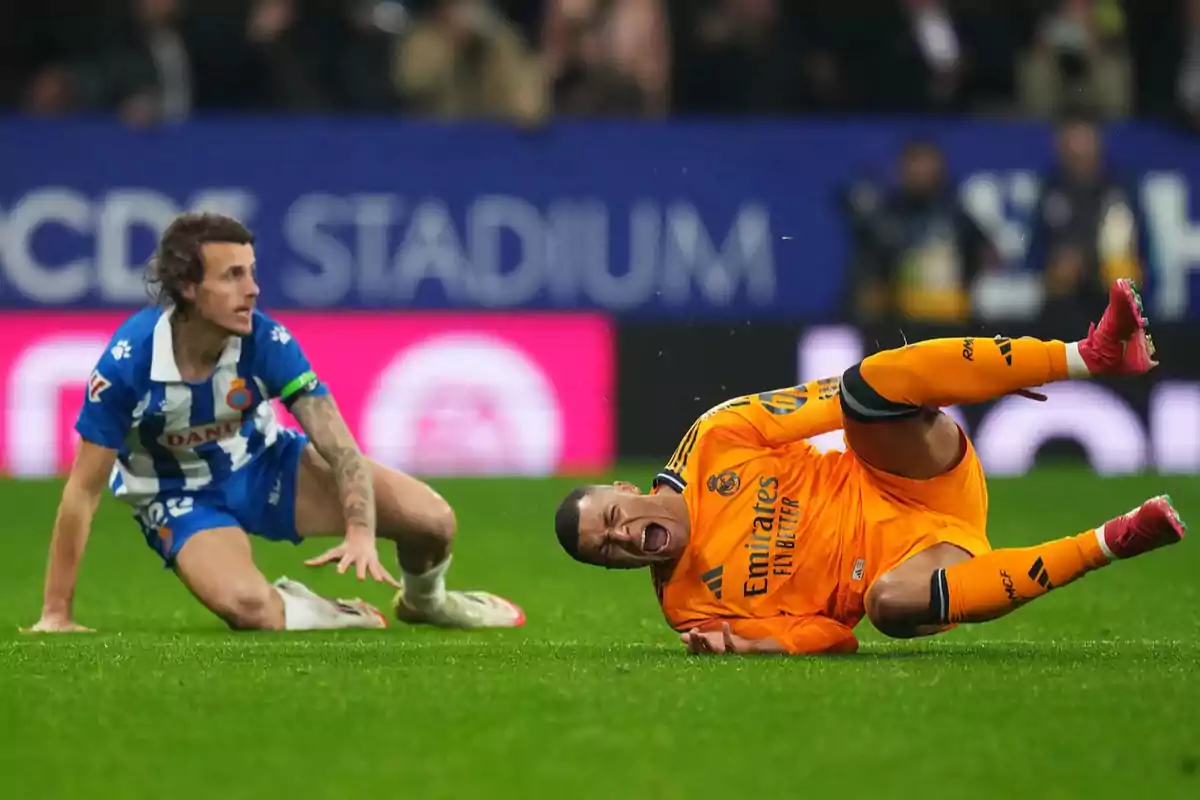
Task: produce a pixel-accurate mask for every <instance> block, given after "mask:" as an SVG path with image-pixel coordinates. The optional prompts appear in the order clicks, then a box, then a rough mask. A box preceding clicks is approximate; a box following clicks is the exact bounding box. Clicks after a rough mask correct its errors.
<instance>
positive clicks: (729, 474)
mask: <svg viewBox="0 0 1200 800" xmlns="http://www.w3.org/2000/svg"><path fill="white" fill-rule="evenodd" d="M740 488H742V479H741V478H739V477H738V474H737V473H736V472H734V471H733V470H731V469H727V470H725V471H724V472H721V473H719V474H717V475H710V476H708V490H709V491H710V492H716V493H717V494H719V495H721V496H722V497H730V496H731V495H735V494H737V491H738V489H740Z"/></svg>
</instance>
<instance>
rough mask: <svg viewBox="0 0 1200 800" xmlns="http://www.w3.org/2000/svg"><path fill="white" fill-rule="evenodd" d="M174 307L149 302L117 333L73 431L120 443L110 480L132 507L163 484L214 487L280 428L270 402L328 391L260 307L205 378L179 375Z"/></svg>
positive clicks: (163, 488)
mask: <svg viewBox="0 0 1200 800" xmlns="http://www.w3.org/2000/svg"><path fill="white" fill-rule="evenodd" d="M172 314H173V310H172V309H170V308H165V309H164V308H147V309H144V310H142V311H139V312H137V313H136V314H134V315H133V316H131V317H130V318H129V319H128V320H126V321H125V323H124V324H122V325H121V327H120V328H118V329H117V332H116V333H115V334H114V335H113V337H112V340H111V341H110V342H109V345H108V349H107V350H106V351H105V353H104V354H103V356H101V358H100V361H99V363H98V364H97V365H96V368H95V370H93V372H92V375H91V378H90V379H89V381H88V387H87V394H86V398H85V400H84V403H83V408H82V409H81V410H80V412H79V419H78V421H77V422H76V423H75V430H77V431H78V432H79V435H80V436H81V437H83V439H85V440H86V441H89V442H93V443H95V444H98V445H101V446H103V447H108V448H111V449H113V450H116V451H117V453H118V456H117V462H116V464H115V465H114V467H113V473H112V478H111V480H110V487H111V488H112V491H113V494H115V495H116V496H117V497H118V498H121V499H122V500H125V501H127V502H129V503H132V504H134V505H137V504H140V503H144V502H146V501H148V500H150V499H151V498H153V497H154V496H155V495H157V494H158V493H159V492H162V491H197V490H200V489H203V488H205V487H214V488H215V487H218V486H219V485H220V484H221V482H222V481H224V480H225V479H227V478H228V477H229V476H230V475H232V474H233V473H234V472H235V471H237V470H239V469H242V468H243V467H245V466H246V465H248V464H250V463H252V462H253V461H254V459H256V458H257V457H258V456H259V455H260V454H262V453H263V451H265V450H266V449H267V448H268V447H270V446H271V445H272V444H273V443H274V442H275V439H276V437H277V436H278V435H279V433H280V425H279V422H278V420H277V418H276V415H275V410H274V409H273V408H272V407H271V404H270V402H269V400H270V399H272V398H281V399H282V400H283V401H284V403H289V404H290V402H292V401H294V400H296V399H297V398H299V397H301V396H303V395H305V394H317V395H322V394H326V393H327V391H328V390H327V389H326V388H325V387H324V386H323V385H322V384H321V382H320V381H319V380H318V379H317V376H316V374H315V373H314V372H313V370H312V367H311V366H310V365H309V363H308V359H307V358H305V356H304V353H303V352H302V351H301V349H300V345H299V344H297V342H296V340H295V339H293V338H292V336H291V334H290V333H289V332H288V330H287V329H286V328H284V327H283V326H282V325H280V324H278V323H277V322H275V321H274V320H272V319H271V318H270V317H268V316H267V315H266V314H263V313H261V312H258V311H255V312H254V323H253V324H254V327H253V332H252V333H251V334H249V335H248V336H231V337H230V339H229V341H228V343H227V344H226V345H225V350H224V351H223V353H222V354H221V357H220V360H219V361H218V362H217V366H216V368H215V369H214V370H213V373H212V376H211V377H209V379H208V380H206V381H203V382H200V383H188V382H187V381H184V380H183V378H182V376H181V375H180V374H179V367H178V366H177V365H176V363H175V352H174V348H173V346H172V343H171V315H172Z"/></svg>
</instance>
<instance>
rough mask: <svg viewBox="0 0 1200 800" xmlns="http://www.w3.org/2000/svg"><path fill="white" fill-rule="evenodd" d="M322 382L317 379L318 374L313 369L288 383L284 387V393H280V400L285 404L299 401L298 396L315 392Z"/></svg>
mask: <svg viewBox="0 0 1200 800" xmlns="http://www.w3.org/2000/svg"><path fill="white" fill-rule="evenodd" d="M320 385H321V382H320V381H319V380H318V379H317V373H315V372H313V371H312V370H311V369H310V370H309V371H308V372H305V373H303V374H301V375H297V376H296V377H295V378H293V379H292V380H290V381H288V383H287V385H286V386H284V387H283V391H281V392H280V393H279V399H280V400H282V401H283V402H284V403H290V402H291V401H292V400H296V399H298V395H301V394H307V393H308V392H311V391H313V390H314V389H316V388H317V387H318V386H320Z"/></svg>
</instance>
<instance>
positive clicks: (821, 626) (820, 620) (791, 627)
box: [723, 616, 858, 655]
mask: <svg viewBox="0 0 1200 800" xmlns="http://www.w3.org/2000/svg"><path fill="white" fill-rule="evenodd" d="M723 621H724V622H728V623H729V627H730V629H731V630H732V631H733V632H734V633H735V634H737V635H738V636H741V637H742V638H744V639H774V640H775V641H777V642H779V643H780V644H781V645H783V647H784V649H786V650H787V651H788V653H790V654H792V655H817V654H822V653H825V654H830V653H854V652H857V650H858V639H857V638H856V637H855V636H854V631H852V630H850V629H849V628H847V627H846V626H845V625H843V624H842V623H840V622H838V621H837V620H834V619H830V618H829V617H817V616H812V617H784V616H778V617H761V618H754V619H732V620H723Z"/></svg>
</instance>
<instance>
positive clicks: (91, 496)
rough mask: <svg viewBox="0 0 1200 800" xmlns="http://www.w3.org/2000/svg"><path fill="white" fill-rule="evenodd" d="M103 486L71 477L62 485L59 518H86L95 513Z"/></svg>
mask: <svg viewBox="0 0 1200 800" xmlns="http://www.w3.org/2000/svg"><path fill="white" fill-rule="evenodd" d="M102 493H103V488H101V487H98V486H95V485H93V484H92V483H90V482H88V481H84V480H77V479H74V477H72V479H69V480H68V481H67V483H66V485H65V486H64V487H63V492H62V497H61V499H60V500H59V503H58V516H59V519H73V520H87V519H90V518H91V517H92V515H94V514H95V513H96V508H97V506H99V505H100V496H101V494H102Z"/></svg>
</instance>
